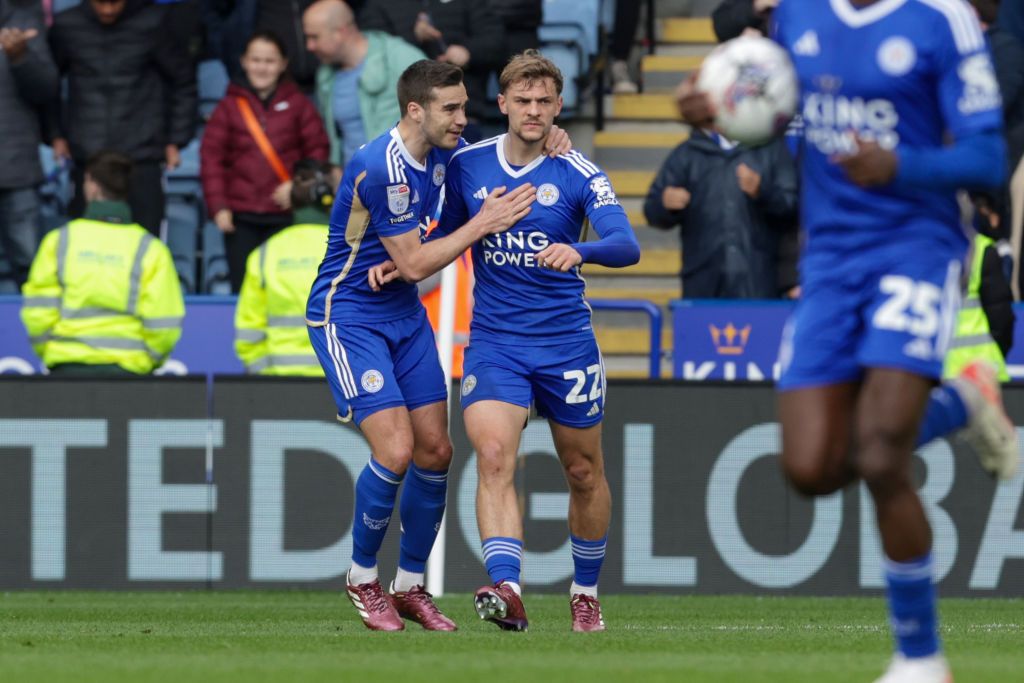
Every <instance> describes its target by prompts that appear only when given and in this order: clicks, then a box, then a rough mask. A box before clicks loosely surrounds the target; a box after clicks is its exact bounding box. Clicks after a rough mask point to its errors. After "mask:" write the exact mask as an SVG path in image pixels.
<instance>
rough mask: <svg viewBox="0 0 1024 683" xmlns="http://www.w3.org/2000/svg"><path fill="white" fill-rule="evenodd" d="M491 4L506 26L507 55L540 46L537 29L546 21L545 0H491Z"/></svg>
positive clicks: (493, 10)
mask: <svg viewBox="0 0 1024 683" xmlns="http://www.w3.org/2000/svg"><path fill="white" fill-rule="evenodd" d="M490 5H491V11H492V12H494V13H495V14H496V15H498V18H499V19H501V23H502V26H504V28H505V54H506V57H511V56H512V55H517V54H519V53H521V52H525V51H527V50H530V49H534V50H535V49H537V48H538V47H540V40H539V38H538V37H537V29H538V28H539V27H540V25H541V23H543V21H544V2H543V0H490ZM501 66H502V68H504V64H502V65H501ZM499 70H500V69H499Z"/></svg>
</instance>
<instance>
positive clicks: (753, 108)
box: [697, 36, 799, 145]
mask: <svg viewBox="0 0 1024 683" xmlns="http://www.w3.org/2000/svg"><path fill="white" fill-rule="evenodd" d="M697 90H698V91H700V92H703V93H705V94H706V95H707V96H708V97H709V98H710V99H711V103H712V104H713V105H714V107H715V110H716V116H715V125H716V127H717V128H718V129H719V130H720V131H721V132H722V134H723V135H725V136H726V137H727V138H729V139H731V140H735V141H737V142H742V143H745V144H747V145H759V144H762V143H765V142H768V141H769V140H771V139H772V138H774V137H776V136H778V135H781V134H782V133H783V132H785V130H786V126H787V125H788V124H789V121H790V119H792V118H793V114H794V113H795V112H796V103H797V98H798V94H799V86H798V84H797V78H796V71H795V70H794V69H793V63H792V62H791V61H790V60H789V55H787V54H786V51H785V50H783V49H782V48H781V47H779V46H778V45H777V44H776V43H774V42H773V41H771V40H769V39H767V38H762V37H760V36H740V37H739V38H733V39H732V40H729V41H726V42H724V43H722V44H721V45H719V46H718V47H716V48H715V49H714V50H712V51H711V53H710V54H708V56H707V57H706V58H705V59H704V64H703V65H702V66H701V68H700V76H699V77H698V78H697Z"/></svg>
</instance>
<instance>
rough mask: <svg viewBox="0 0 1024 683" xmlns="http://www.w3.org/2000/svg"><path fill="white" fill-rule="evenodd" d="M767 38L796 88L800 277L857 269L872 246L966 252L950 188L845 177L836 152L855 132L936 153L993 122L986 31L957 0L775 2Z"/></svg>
mask: <svg viewBox="0 0 1024 683" xmlns="http://www.w3.org/2000/svg"><path fill="white" fill-rule="evenodd" d="M773 22H774V27H773V32H774V36H775V38H776V40H777V41H778V42H779V43H780V44H781V45H782V46H783V47H785V49H786V50H787V51H788V52H789V54H790V56H791V57H792V59H793V63H794V65H795V67H796V71H797V74H798V77H799V81H800V90H801V108H800V113H801V122H802V126H803V135H804V145H803V154H802V155H801V158H802V161H801V165H802V168H801V182H802V185H801V192H802V194H803V198H802V210H801V221H802V225H803V227H804V229H805V230H806V231H807V243H806V250H805V254H804V260H803V269H804V272H805V274H812V275H813V274H815V273H820V274H827V273H832V272H840V273H841V272H855V271H858V270H861V269H862V268H863V266H864V265H866V264H867V263H869V262H874V261H876V259H877V258H878V255H879V254H880V253H885V254H893V253H897V254H898V253H907V254H913V253H915V252H916V251H918V250H923V249H930V250H933V251H934V250H936V249H941V250H943V251H945V252H948V253H949V254H950V255H951V257H952V258H956V257H957V256H958V255H959V254H960V253H962V252H963V250H964V249H965V247H966V244H967V242H966V238H965V236H964V234H963V232H962V229H961V227H960V218H959V210H958V207H957V203H956V198H955V196H954V193H952V192H945V191H939V190H932V191H930V190H926V189H918V188H907V187H901V186H899V184H898V183H891V184H889V185H886V186H883V187H878V188H871V189H864V188H860V187H857V186H856V185H854V184H853V183H851V182H850V181H849V180H848V179H847V177H846V174H845V172H844V171H843V169H842V168H841V167H840V166H838V165H837V164H836V163H835V162H834V158H833V157H834V156H835V155H842V154H849V153H851V152H853V151H854V150H855V148H856V137H855V134H859V135H860V137H862V138H865V139H870V140H875V141H876V142H877V143H878V144H879V145H880V146H882V147H884V148H886V149H895V150H899V149H901V148H907V147H910V148H936V147H940V146H942V145H943V144H944V141H945V140H946V138H947V136H952V137H953V138H954V139H956V138H960V137H963V136H966V135H971V134H974V133H978V132H982V131H988V130H996V129H998V128H999V127H1000V126H1001V125H1002V115H1001V109H1000V108H1001V102H1000V96H999V87H998V84H997V82H996V79H995V74H994V72H993V69H992V64H991V59H990V57H989V54H988V49H987V47H986V44H985V38H984V36H983V34H982V32H981V30H980V28H979V26H978V23H977V20H976V19H975V17H974V16H973V14H972V12H971V9H970V7H969V6H968V5H967V3H966V2H963V1H962V0H879V1H878V2H875V3H873V4H871V5H867V6H863V7H857V6H855V5H853V4H852V3H851V2H850V0H782V2H781V4H780V5H779V7H778V8H777V9H776V10H775V12H774V17H773Z"/></svg>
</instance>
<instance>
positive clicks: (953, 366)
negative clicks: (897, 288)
mask: <svg viewBox="0 0 1024 683" xmlns="http://www.w3.org/2000/svg"><path fill="white" fill-rule="evenodd" d="M993 244H994V242H993V241H992V240H991V239H989V238H988V237H985V236H984V235H980V234H979V235H975V236H974V243H973V245H972V253H971V263H970V266H971V271H970V273H969V279H968V281H967V291H966V292H965V293H964V297H963V302H962V303H961V304H960V312H959V313H958V314H957V319H956V332H955V333H954V335H953V339H952V340H951V341H950V344H949V350H948V351H947V352H946V361H945V365H944V366H943V370H942V376H943V377H947V378H948V377H956V376H957V375H958V374H960V371H961V370H963V369H964V367H965V366H967V365H968V364H969V363H971V362H972V361H976V360H986V361H988V362H989V363H991V364H992V367H994V368H995V369H996V371H997V373H998V375H999V381H1000V382H1008V381H1010V373H1009V372H1008V371H1007V369H1006V359H1005V358H1003V352H1002V351H1001V350H1000V349H999V345H998V344H996V342H995V340H993V339H992V330H991V328H990V327H989V324H988V316H987V315H986V314H985V309H984V308H982V305H981V296H980V292H981V269H982V263H983V261H984V259H985V250H986V249H988V248H989V247H990V246H992V245H993Z"/></svg>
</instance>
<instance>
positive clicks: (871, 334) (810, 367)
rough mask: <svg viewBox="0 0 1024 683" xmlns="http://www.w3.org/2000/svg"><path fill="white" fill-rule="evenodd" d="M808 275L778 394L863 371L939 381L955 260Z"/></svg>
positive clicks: (953, 311)
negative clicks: (891, 371)
mask: <svg viewBox="0 0 1024 683" xmlns="http://www.w3.org/2000/svg"><path fill="white" fill-rule="evenodd" d="M899 256H900V255H892V256H891V257H889V258H887V259H879V260H878V261H877V262H876V265H875V267H874V268H867V269H864V270H861V271H857V272H853V273H846V272H844V273H841V274H836V273H835V272H832V273H811V274H808V275H807V276H806V277H805V281H804V282H803V283H802V287H801V289H802V293H801V298H800V300H799V302H798V303H797V306H796V309H795V310H794V311H793V314H792V316H791V317H790V319H789V321H788V322H787V324H786V328H785V331H784V332H783V337H782V345H781V347H780V349H779V363H780V365H781V368H782V374H781V377H780V380H779V383H778V386H779V389H782V390H787V389H800V388H804V387H810V386H821V385H828V384H841V383H845V382H852V381H857V380H859V379H860V378H861V376H862V375H863V373H864V369H865V368H890V369H897V370H906V371H907V372H911V373H914V374H916V375H921V376H923V377H929V378H935V379H937V378H939V377H941V376H942V364H943V358H944V357H945V355H946V350H947V347H948V345H949V341H950V339H951V337H952V335H953V332H954V330H955V326H956V315H957V311H958V309H959V306H960V273H961V262H960V260H959V259H950V258H949V257H948V254H945V253H944V254H937V255H935V256H932V257H930V258H929V257H928V256H927V255H922V254H914V255H913V256H912V258H907V255H906V254H902V258H899Z"/></svg>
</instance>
